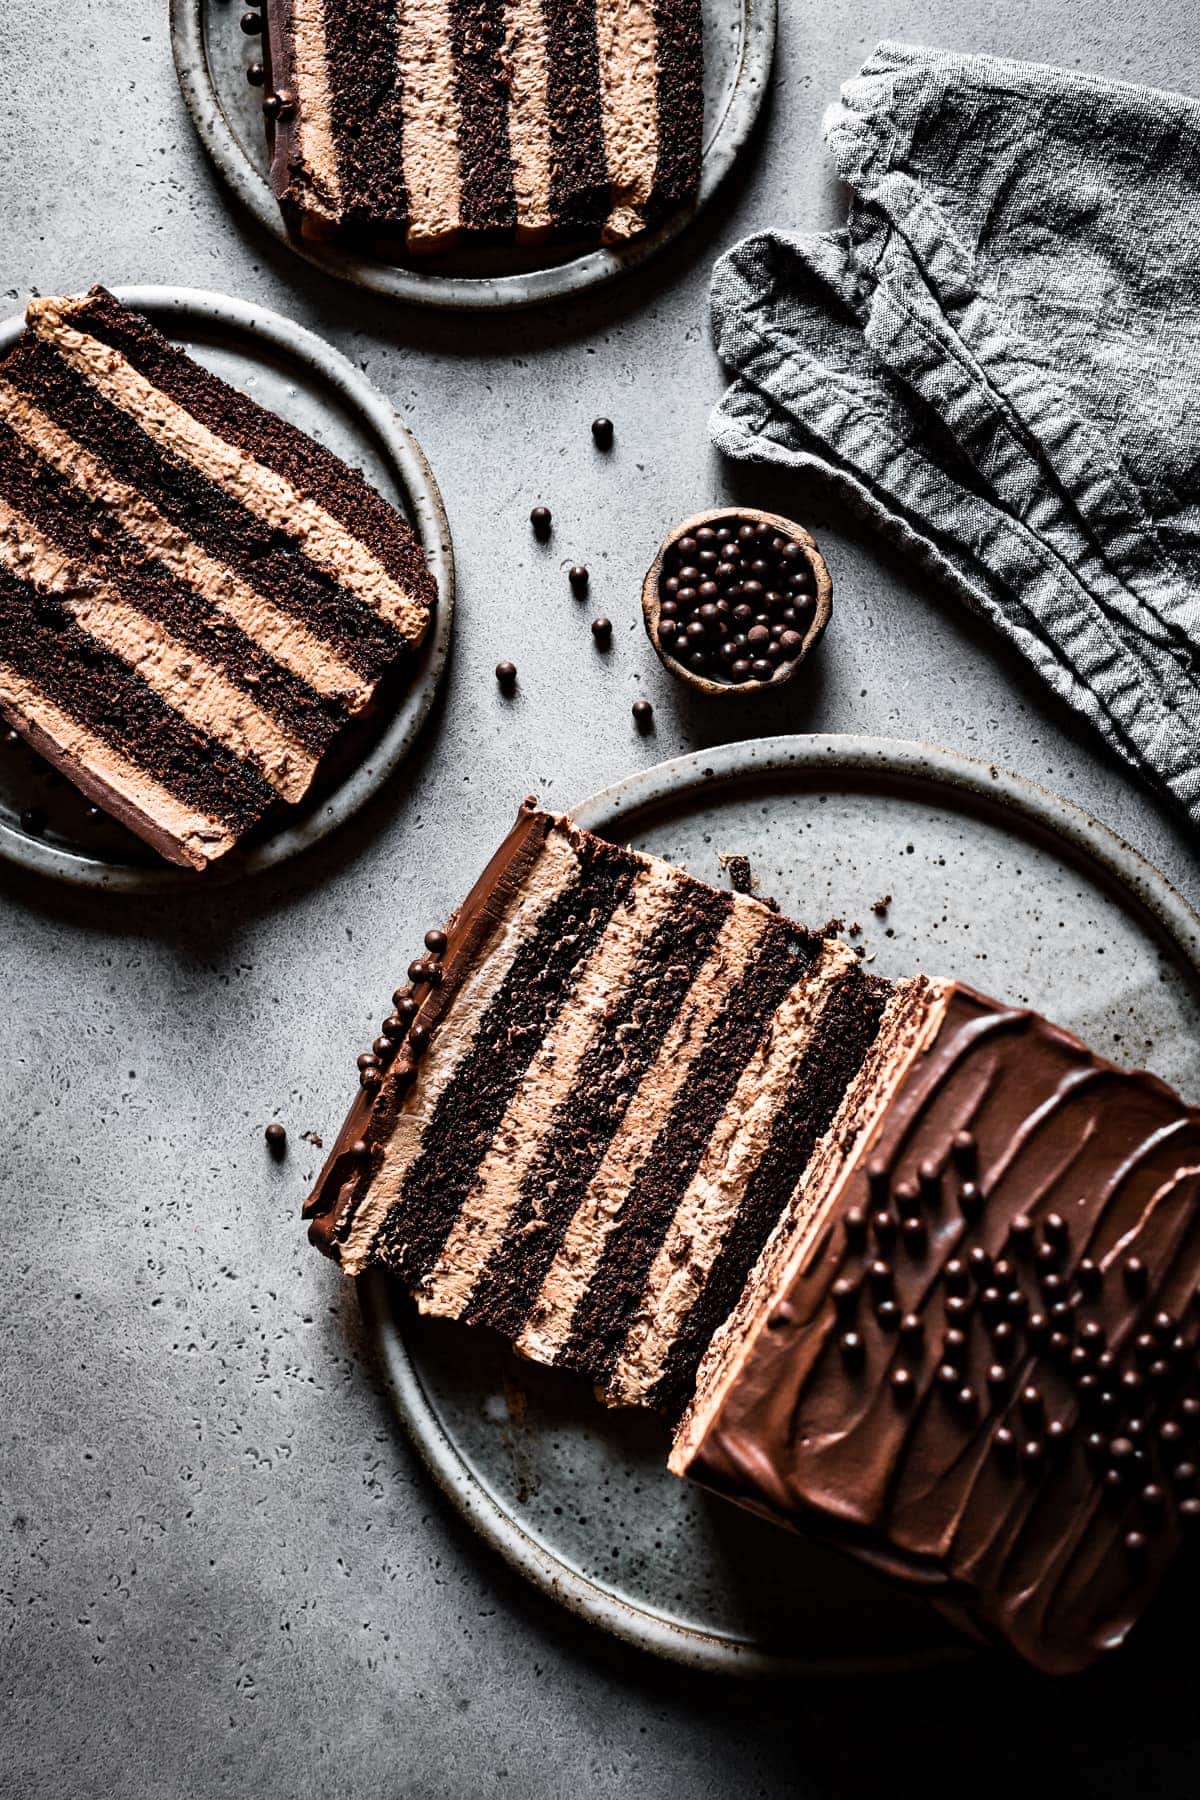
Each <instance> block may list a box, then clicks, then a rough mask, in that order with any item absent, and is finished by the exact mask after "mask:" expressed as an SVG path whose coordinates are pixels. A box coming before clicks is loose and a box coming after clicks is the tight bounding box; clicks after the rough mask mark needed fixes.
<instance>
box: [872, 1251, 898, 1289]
mask: <svg viewBox="0 0 1200 1800" xmlns="http://www.w3.org/2000/svg"><path fill="white" fill-rule="evenodd" d="M867 1275H868V1278H869V1279H870V1283H871V1286H872V1287H873V1288H874V1290H875V1292H876V1293H877V1294H879V1295H880V1296H886V1295H888V1294H890V1293H891V1291H892V1284H893V1281H894V1279H895V1278H894V1276H893V1274H892V1265H891V1263H890V1262H885V1261H884V1260H883V1259H882V1258H881V1257H877V1258H876V1259H875V1261H874V1262H872V1263H871V1264H869V1266H868V1268H867Z"/></svg>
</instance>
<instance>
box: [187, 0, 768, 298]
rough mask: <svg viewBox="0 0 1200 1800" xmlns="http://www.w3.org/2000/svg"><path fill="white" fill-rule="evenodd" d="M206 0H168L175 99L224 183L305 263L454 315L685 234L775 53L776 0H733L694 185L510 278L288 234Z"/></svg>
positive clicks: (714, 186)
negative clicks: (212, 30) (718, 103)
mask: <svg viewBox="0 0 1200 1800" xmlns="http://www.w3.org/2000/svg"><path fill="white" fill-rule="evenodd" d="M206 3H207V0H171V50H172V54H173V56H174V60H175V73H176V77H177V79H178V82H179V87H180V91H181V93H182V95H183V99H184V104H185V105H186V107H187V109H188V112H189V113H190V115H191V118H192V123H193V125H194V126H195V128H196V132H197V135H198V136H199V138H200V142H201V144H202V145H203V147H204V150H205V152H206V154H207V156H208V158H209V160H210V162H211V163H212V165H213V167H214V168H215V169H216V171H217V173H218V174H219V175H220V177H221V179H222V181H223V182H224V184H225V186H226V187H227V188H228V189H229V190H230V192H231V193H232V194H233V195H234V197H235V198H236V199H237V201H238V202H239V203H240V205H241V206H243V207H244V208H245V209H246V211H247V212H248V213H249V214H250V215H251V217H252V218H253V219H254V221H255V222H256V224H258V225H260V226H261V227H262V228H263V229H264V230H265V231H267V232H268V233H269V234H270V235H271V236H272V237H273V238H274V239H275V240H276V241H277V242H278V243H281V244H283V245H285V246H286V247H287V248H288V249H289V250H291V251H292V252H293V253H294V254H295V255H297V256H299V257H301V258H303V260H304V261H305V262H308V263H311V264H312V265H313V267H314V268H318V269H321V270H322V271H323V272H324V273H325V274H327V275H332V276H334V277H335V278H336V279H338V280H340V281H348V282H351V283H353V284H354V285H355V286H357V287H361V288H364V289H366V290H367V291H368V292H370V293H373V294H379V295H381V296H383V297H384V298H387V299H392V300H400V301H404V302H407V303H408V304H409V305H412V306H419V307H428V308H443V309H447V310H451V311H457V312H506V311H510V310H518V309H522V308H525V307H531V306H539V305H542V304H543V303H544V302H546V301H551V300H561V299H564V298H567V297H569V296H570V295H573V294H578V293H581V292H584V291H585V290H588V289H591V288H596V287H602V286H606V285H607V284H608V283H610V282H612V281H616V280H618V279H619V278H620V277H621V276H622V275H626V274H628V273H630V272H631V271H632V270H633V269H636V268H640V267H641V265H642V264H643V263H645V262H647V261H648V260H649V259H650V258H651V257H653V256H654V255H655V254H656V253H657V252H658V251H659V250H662V249H664V248H665V247H666V246H667V245H668V244H670V243H672V242H673V241H674V240H675V239H676V238H677V237H678V236H679V235H680V233H681V232H683V231H685V230H686V229H687V228H688V226H690V225H691V223H692V221H693V220H694V219H695V218H696V216H697V214H698V213H699V212H700V211H701V210H702V209H703V208H704V207H705V206H706V205H707V203H708V202H709V201H710V200H711V199H712V198H713V196H714V195H715V194H716V193H717V191H718V189H719V188H720V187H721V185H722V183H723V182H724V181H725V179H726V177H727V176H728V174H729V173H730V171H731V170H732V168H733V166H734V164H735V163H736V162H737V160H738V158H739V156H740V155H741V153H742V151H743V149H744V148H745V147H746V145H747V144H748V143H749V142H750V139H751V137H752V135H753V132H754V127H755V124H756V122H757V120H758V116H759V113H760V111H761V109H762V103H763V99H764V97H765V95H766V92H767V89H768V87H769V86H770V77H771V69H772V65H773V63H774V57H775V37H776V19H777V0H741V5H742V8H743V12H744V16H745V28H744V30H743V32H742V43H741V53H740V56H739V60H738V67H737V73H736V75H735V77H734V81H733V85H732V87H731V89H730V92H729V101H728V104H727V106H726V108H725V113H724V117H723V118H722V120H721V122H720V125H719V126H718V128H717V132H716V135H715V137H714V138H713V141H712V143H711V145H710V146H709V148H708V150H707V151H706V153H705V154H704V157H703V161H702V163H701V169H700V189H699V193H698V195H697V197H696V200H695V201H694V202H693V204H692V205H690V206H687V207H683V208H681V209H680V210H679V211H678V212H676V213H673V214H672V215H671V217H670V218H668V219H666V220H664V222H663V223H662V224H661V225H660V226H659V227H658V228H657V229H656V230H654V231H652V232H647V233H644V234H643V235H642V236H640V237H637V238H634V239H633V240H632V242H630V243H629V244H626V245H624V246H622V247H621V248H620V249H609V248H601V249H597V250H589V251H587V252H585V253H584V254H583V255H581V256H577V257H574V258H572V260H571V261H569V262H565V263H558V264H555V265H553V266H551V267H548V268H545V269H531V270H525V271H522V272H520V273H517V274H512V275H497V276H478V277H476V276H466V275H437V274H425V273H423V272H421V271H420V270H417V269H413V268H409V267H407V266H405V265H402V264H399V263H386V262H381V261H376V260H374V259H373V258H371V257H366V256H359V255H356V254H355V253H354V252H353V251H350V250H346V249H343V248H340V247H339V246H338V245H337V244H321V243H310V242H308V241H307V240H305V239H302V238H300V237H298V236H296V235H294V234H293V233H291V232H290V231H289V230H288V229H287V226H286V224H285V222H284V219H283V215H282V214H281V212H280V210H279V203H278V201H277V200H276V199H275V196H274V194H273V193H272V191H271V187H270V183H269V182H268V181H267V179H266V178H265V177H264V176H261V175H260V174H259V172H258V170H257V169H255V167H254V165H253V164H252V163H251V162H250V160H249V158H248V157H247V156H246V155H245V154H244V152H243V151H242V148H241V146H240V145H239V143H238V141H237V139H236V138H235V137H234V135H233V132H232V130H231V129H230V126H229V123H228V120H227V118H226V116H225V112H224V108H223V107H222V105H221V102H220V98H219V96H218V93H217V89H216V86H215V83H214V82H213V79H212V72H211V70H210V68H209V64H208V58H207V55H206V54H205V48H204V13H203V9H204V6H205V5H206Z"/></svg>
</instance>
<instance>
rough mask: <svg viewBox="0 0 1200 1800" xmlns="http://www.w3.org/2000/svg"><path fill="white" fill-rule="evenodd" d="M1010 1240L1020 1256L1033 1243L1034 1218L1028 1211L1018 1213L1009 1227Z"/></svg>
mask: <svg viewBox="0 0 1200 1800" xmlns="http://www.w3.org/2000/svg"><path fill="white" fill-rule="evenodd" d="M1008 1236H1009V1241H1010V1242H1011V1244H1012V1246H1013V1248H1014V1250H1016V1252H1017V1254H1018V1256H1019V1255H1021V1254H1022V1253H1023V1252H1026V1251H1028V1250H1029V1249H1030V1247H1031V1246H1032V1244H1033V1220H1032V1219H1031V1218H1030V1217H1029V1214H1028V1213H1018V1214H1017V1215H1016V1217H1015V1218H1014V1219H1013V1221H1012V1224H1011V1225H1010V1226H1009V1228H1008Z"/></svg>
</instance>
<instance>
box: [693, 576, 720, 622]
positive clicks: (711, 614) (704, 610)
mask: <svg viewBox="0 0 1200 1800" xmlns="http://www.w3.org/2000/svg"><path fill="white" fill-rule="evenodd" d="M706 587H712V582H711V581H702V582H701V583H700V599H701V601H702V603H703V604H702V605H701V606H699V607H698V608H697V609H696V617H697V618H698V619H699V621H700V623H701V624H702V625H706V626H707V627H708V629H709V631H715V630H716V629H717V627H718V626H719V625H720V623H721V615H720V613H719V612H718V611H717V609H716V607H715V606H714V605H713V602H712V600H711V599H705V595H704V590H705V588H706ZM714 592H715V589H714Z"/></svg>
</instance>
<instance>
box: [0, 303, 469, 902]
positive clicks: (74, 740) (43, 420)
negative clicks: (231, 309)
mask: <svg viewBox="0 0 1200 1800" xmlns="http://www.w3.org/2000/svg"><path fill="white" fill-rule="evenodd" d="M26 316H27V324H28V329H27V331H26V332H25V334H24V335H23V337H21V338H20V339H19V340H18V342H17V344H16V346H15V347H14V349H13V350H12V351H11V352H10V353H9V354H8V356H7V357H5V358H4V360H3V362H0V712H2V713H3V714H4V716H5V718H6V719H8V720H9V722H10V723H11V724H12V725H13V726H15V727H16V729H17V730H18V731H20V732H21V733H22V734H23V735H24V736H25V737H26V738H27V739H28V740H29V742H30V743H31V744H32V745H33V747H34V748H35V749H36V750H38V751H40V752H41V753H42V754H43V755H44V756H45V757H46V758H47V759H48V760H49V761H50V762H52V763H53V764H54V765H55V766H56V767H58V768H59V769H61V770H62V771H63V772H64V773H65V774H67V775H68V776H70V778H71V779H72V780H73V781H74V782H75V783H76V785H77V786H78V787H80V788H81V789H82V790H83V792H84V793H85V794H87V795H88V797H89V798H90V799H93V800H95V801H96V802H97V804H99V805H101V806H103V807H105V808H106V809H107V810H108V811H109V812H111V813H112V814H113V815H114V816H115V817H116V818H118V819H120V820H122V822H123V823H125V824H127V825H128V826H130V827H131V828H132V829H133V830H134V831H135V832H137V833H138V834H139V835H140V836H142V837H143V838H145V839H146V841H147V842H149V843H150V844H152V845H153V846H154V847H155V849H157V850H158V851H159V852H160V853H161V854H162V855H163V856H165V857H167V858H168V859H169V860H171V861H173V862H178V863H182V864H185V865H189V866H191V867H194V868H203V867H204V866H205V865H206V864H207V863H209V862H211V861H213V860H214V859H215V858H217V857H219V856H222V855H223V854H224V853H225V852H226V851H228V850H229V849H231V848H232V847H233V845H234V844H235V843H236V842H237V841H238V840H239V838H241V837H242V836H244V834H245V833H246V832H248V831H250V830H251V829H252V828H253V827H254V826H255V825H256V824H258V823H259V822H260V820H261V819H262V818H263V817H264V815H265V814H266V813H267V812H268V811H269V809H270V808H272V807H273V806H274V805H275V804H276V803H277V802H280V801H282V802H286V803H292V804H294V803H296V802H298V801H300V800H302V799H303V798H304V796H305V794H306V793H307V792H308V790H309V788H310V787H311V785H312V783H313V781H314V779H315V777H316V775H317V772H318V769H319V767H320V763H321V758H322V756H323V755H324V753H325V752H326V750H327V749H328V748H329V746H330V745H331V744H332V742H333V740H334V738H335V737H336V735H337V733H338V731H339V730H340V728H341V727H342V725H343V724H344V723H345V722H346V721H348V720H349V719H350V718H352V717H353V716H354V715H356V714H359V713H362V712H363V711H364V710H365V709H367V708H368V707H369V706H370V705H371V703H372V701H373V699H374V697H375V694H376V690H377V687H378V684H379V682H380V680H381V679H382V677H383V676H384V675H385V674H387V673H388V671H389V670H391V669H392V668H393V667H396V666H398V665H400V664H401V663H402V661H403V659H404V658H405V656H406V655H407V654H409V653H410V652H411V651H412V650H413V649H415V648H416V646H417V645H418V644H419V643H420V642H421V639H422V638H423V636H424V635H425V632H426V630H427V628H428V624H429V619H430V616H431V612H432V609H433V606H434V602H435V598H436V593H435V588H434V584H433V580H432V577H431V576H430V574H429V571H428V569H427V567H426V565H425V560H424V557H423V555H422V552H421V550H420V546H419V545H418V544H417V542H416V540H415V538H414V536H413V534H412V532H411V531H410V529H409V527H408V526H407V524H406V523H405V522H404V520H403V519H401V518H400V517H399V515H398V514H397V513H395V512H394V510H393V509H392V508H391V507H389V506H388V505H387V503H386V502H385V501H384V500H383V498H382V497H381V496H380V495H379V494H378V493H376V492H375V490H374V489H373V488H371V487H370V486H369V485H368V484H367V483H366V482H365V481H364V480H363V479H362V477H361V476H359V475H358V474H356V473H355V472H354V471H353V470H351V469H350V468H348V467H347V466H346V465H345V464H344V463H342V462H340V461H339V460H338V459H337V458H336V457H334V456H333V455H331V454H330V452H328V451H327V450H325V449H323V448H322V447H321V446H319V445H318V444H315V443H314V442H313V441H312V440H311V439H310V438H308V437H306V436H305V435H304V434H303V433H302V432H300V431H297V430H296V429H295V428H294V427H292V426H290V425H287V424H285V423H284V421H283V420H281V419H279V418H277V417H276V416H275V415H274V414H272V413H270V412H267V411H266V410H265V409H264V408H263V407H260V406H258V405H256V404H255V403H254V402H253V401H251V400H249V399H248V398H247V397H246V396H245V395H244V394H241V393H239V392H238V391H237V390H236V389H234V388H232V387H230V386H228V385H227V384H226V383H225V382H222V381H220V380H218V379H217V378H216V377H215V376H213V375H211V374H209V373H208V372H207V371H206V370H205V369H203V368H202V367H201V366H200V365H199V364H198V363H196V362H194V361H193V360H192V359H191V358H190V357H188V356H187V355H185V354H184V352H183V351H181V350H179V349H177V348H176V347H175V346H174V345H172V344H170V343H169V342H168V341H167V339H166V338H164V337H163V336H162V335H161V334H160V333H159V332H157V331H156V330H155V329H154V328H153V327H152V326H151V325H150V324H149V323H148V322H147V321H146V320H145V319H143V318H142V317H140V315H138V314H136V313H134V312H131V311H130V310H129V309H127V308H125V307H123V306H121V305H120V304H119V303H118V302H117V301H116V300H114V299H113V297H112V295H110V294H108V293H106V292H105V291H104V289H102V288H95V289H93V290H92V291H91V292H90V293H89V294H87V295H85V296H83V297H82V298H79V299H63V300H59V299H44V300H35V301H32V302H31V303H30V305H29V308H28V311H27V315H26Z"/></svg>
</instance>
